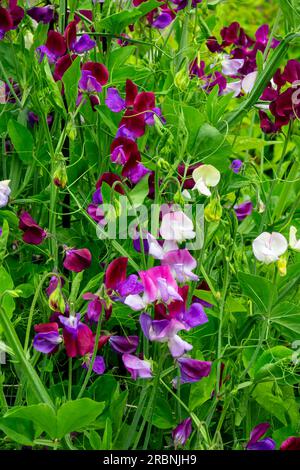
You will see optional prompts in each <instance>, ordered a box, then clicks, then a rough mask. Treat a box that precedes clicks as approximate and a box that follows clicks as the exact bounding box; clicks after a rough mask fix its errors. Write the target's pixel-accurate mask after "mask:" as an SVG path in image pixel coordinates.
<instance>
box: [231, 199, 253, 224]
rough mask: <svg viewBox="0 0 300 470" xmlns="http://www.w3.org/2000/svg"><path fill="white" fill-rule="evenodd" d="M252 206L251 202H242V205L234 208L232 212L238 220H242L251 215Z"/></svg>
mask: <svg viewBox="0 0 300 470" xmlns="http://www.w3.org/2000/svg"><path fill="white" fill-rule="evenodd" d="M252 210H253V204H252V202H251V201H246V202H242V204H238V205H236V206H234V211H235V213H236V216H237V218H238V220H240V221H241V220H244V219H245V218H246V217H247V216H248V215H251V214H252Z"/></svg>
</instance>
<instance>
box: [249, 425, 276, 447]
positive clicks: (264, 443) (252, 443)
mask: <svg viewBox="0 0 300 470" xmlns="http://www.w3.org/2000/svg"><path fill="white" fill-rule="evenodd" d="M269 427H270V424H269V423H260V424H258V425H257V426H255V428H253V429H252V431H251V434H250V439H249V441H248V443H247V445H246V449H247V450H275V447H276V443H275V442H274V441H273V439H271V438H270V437H265V438H264V439H261V437H263V436H264V435H265V434H266V432H267V431H268V429H269Z"/></svg>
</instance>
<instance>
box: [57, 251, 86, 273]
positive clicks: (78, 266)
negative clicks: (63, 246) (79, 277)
mask: <svg viewBox="0 0 300 470" xmlns="http://www.w3.org/2000/svg"><path fill="white" fill-rule="evenodd" d="M91 261H92V255H91V252H90V250H88V249H87V248H81V249H79V250H75V249H73V248H72V249H70V250H67V251H66V257H65V259H64V263H63V264H64V268H66V269H68V270H69V271H74V272H75V273H80V272H81V271H83V270H84V269H87V268H89V267H90V265H91Z"/></svg>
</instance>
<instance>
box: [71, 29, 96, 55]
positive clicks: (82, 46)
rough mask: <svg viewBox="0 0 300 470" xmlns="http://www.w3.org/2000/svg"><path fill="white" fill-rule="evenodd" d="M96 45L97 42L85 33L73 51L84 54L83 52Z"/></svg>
mask: <svg viewBox="0 0 300 470" xmlns="http://www.w3.org/2000/svg"><path fill="white" fill-rule="evenodd" d="M95 46H96V42H95V41H94V40H93V39H91V38H90V36H89V35H88V34H83V35H82V36H81V38H80V39H78V41H76V42H75V44H74V45H73V52H75V53H76V54H82V53H83V52H87V51H90V50H91V49H93V48H94V47H95Z"/></svg>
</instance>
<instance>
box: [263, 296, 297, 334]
mask: <svg viewBox="0 0 300 470" xmlns="http://www.w3.org/2000/svg"><path fill="white" fill-rule="evenodd" d="M270 320H271V322H272V323H273V325H274V327H275V328H276V329H277V330H279V331H280V332H281V333H284V334H286V335H287V337H288V338H290V339H298V338H299V337H300V306H299V305H294V304H291V303H290V302H281V303H279V304H278V305H275V306H274V308H273V309H272V311H271V316H270Z"/></svg>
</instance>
